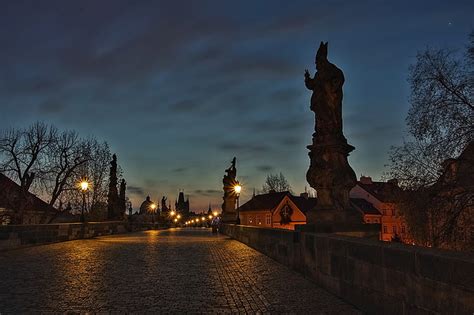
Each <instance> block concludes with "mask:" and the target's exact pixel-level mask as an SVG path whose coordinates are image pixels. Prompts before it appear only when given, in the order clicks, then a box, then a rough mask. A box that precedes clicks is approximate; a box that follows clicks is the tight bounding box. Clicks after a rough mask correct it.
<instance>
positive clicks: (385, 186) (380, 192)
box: [357, 181, 401, 202]
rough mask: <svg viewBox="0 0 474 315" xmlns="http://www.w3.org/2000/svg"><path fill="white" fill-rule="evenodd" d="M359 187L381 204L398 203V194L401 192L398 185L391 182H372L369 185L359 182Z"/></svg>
mask: <svg viewBox="0 0 474 315" xmlns="http://www.w3.org/2000/svg"><path fill="white" fill-rule="evenodd" d="M357 185H359V186H360V187H361V188H362V189H364V190H365V191H367V192H368V193H369V194H371V195H372V196H374V197H375V198H377V199H378V200H380V201H381V202H396V197H397V194H398V193H399V192H400V191H401V190H400V188H399V187H398V186H397V185H396V184H394V183H390V182H372V183H370V184H367V183H362V182H361V181H357Z"/></svg>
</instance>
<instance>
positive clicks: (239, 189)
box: [234, 184, 242, 208]
mask: <svg viewBox="0 0 474 315" xmlns="http://www.w3.org/2000/svg"><path fill="white" fill-rule="evenodd" d="M234 191H235V194H236V195H237V208H238V207H239V197H240V192H241V191H242V186H240V185H239V184H237V185H235V186H234Z"/></svg>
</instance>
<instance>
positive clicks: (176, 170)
mask: <svg viewBox="0 0 474 315" xmlns="http://www.w3.org/2000/svg"><path fill="white" fill-rule="evenodd" d="M187 169H188V168H187V167H178V168H175V169H173V170H172V172H173V173H183V172H185V171H187Z"/></svg>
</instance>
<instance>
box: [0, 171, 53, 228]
mask: <svg viewBox="0 0 474 315" xmlns="http://www.w3.org/2000/svg"><path fill="white" fill-rule="evenodd" d="M20 204H21V205H22V208H23V211H21V213H20V211H18V208H19V206H20ZM57 214H58V210H57V209H56V208H54V207H53V206H50V205H49V204H48V203H46V202H44V201H43V200H41V199H40V198H38V197H37V196H36V195H34V194H32V193H30V192H28V193H27V194H26V196H22V192H21V187H20V186H19V185H18V184H17V183H15V182H14V181H13V180H11V179H10V178H8V177H7V176H5V175H4V174H2V173H0V224H9V223H11V222H13V221H15V220H14V219H15V218H18V216H22V218H21V222H23V224H44V223H49V222H50V221H51V220H52V219H53V218H54V217H55V216H56V215H57Z"/></svg>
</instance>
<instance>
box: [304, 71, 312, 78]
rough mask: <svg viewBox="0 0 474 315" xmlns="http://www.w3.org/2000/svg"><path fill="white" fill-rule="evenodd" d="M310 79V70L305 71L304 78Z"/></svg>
mask: <svg viewBox="0 0 474 315" xmlns="http://www.w3.org/2000/svg"><path fill="white" fill-rule="evenodd" d="M310 77H311V75H310V74H309V71H308V69H305V70H304V78H305V79H309V78H310Z"/></svg>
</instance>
